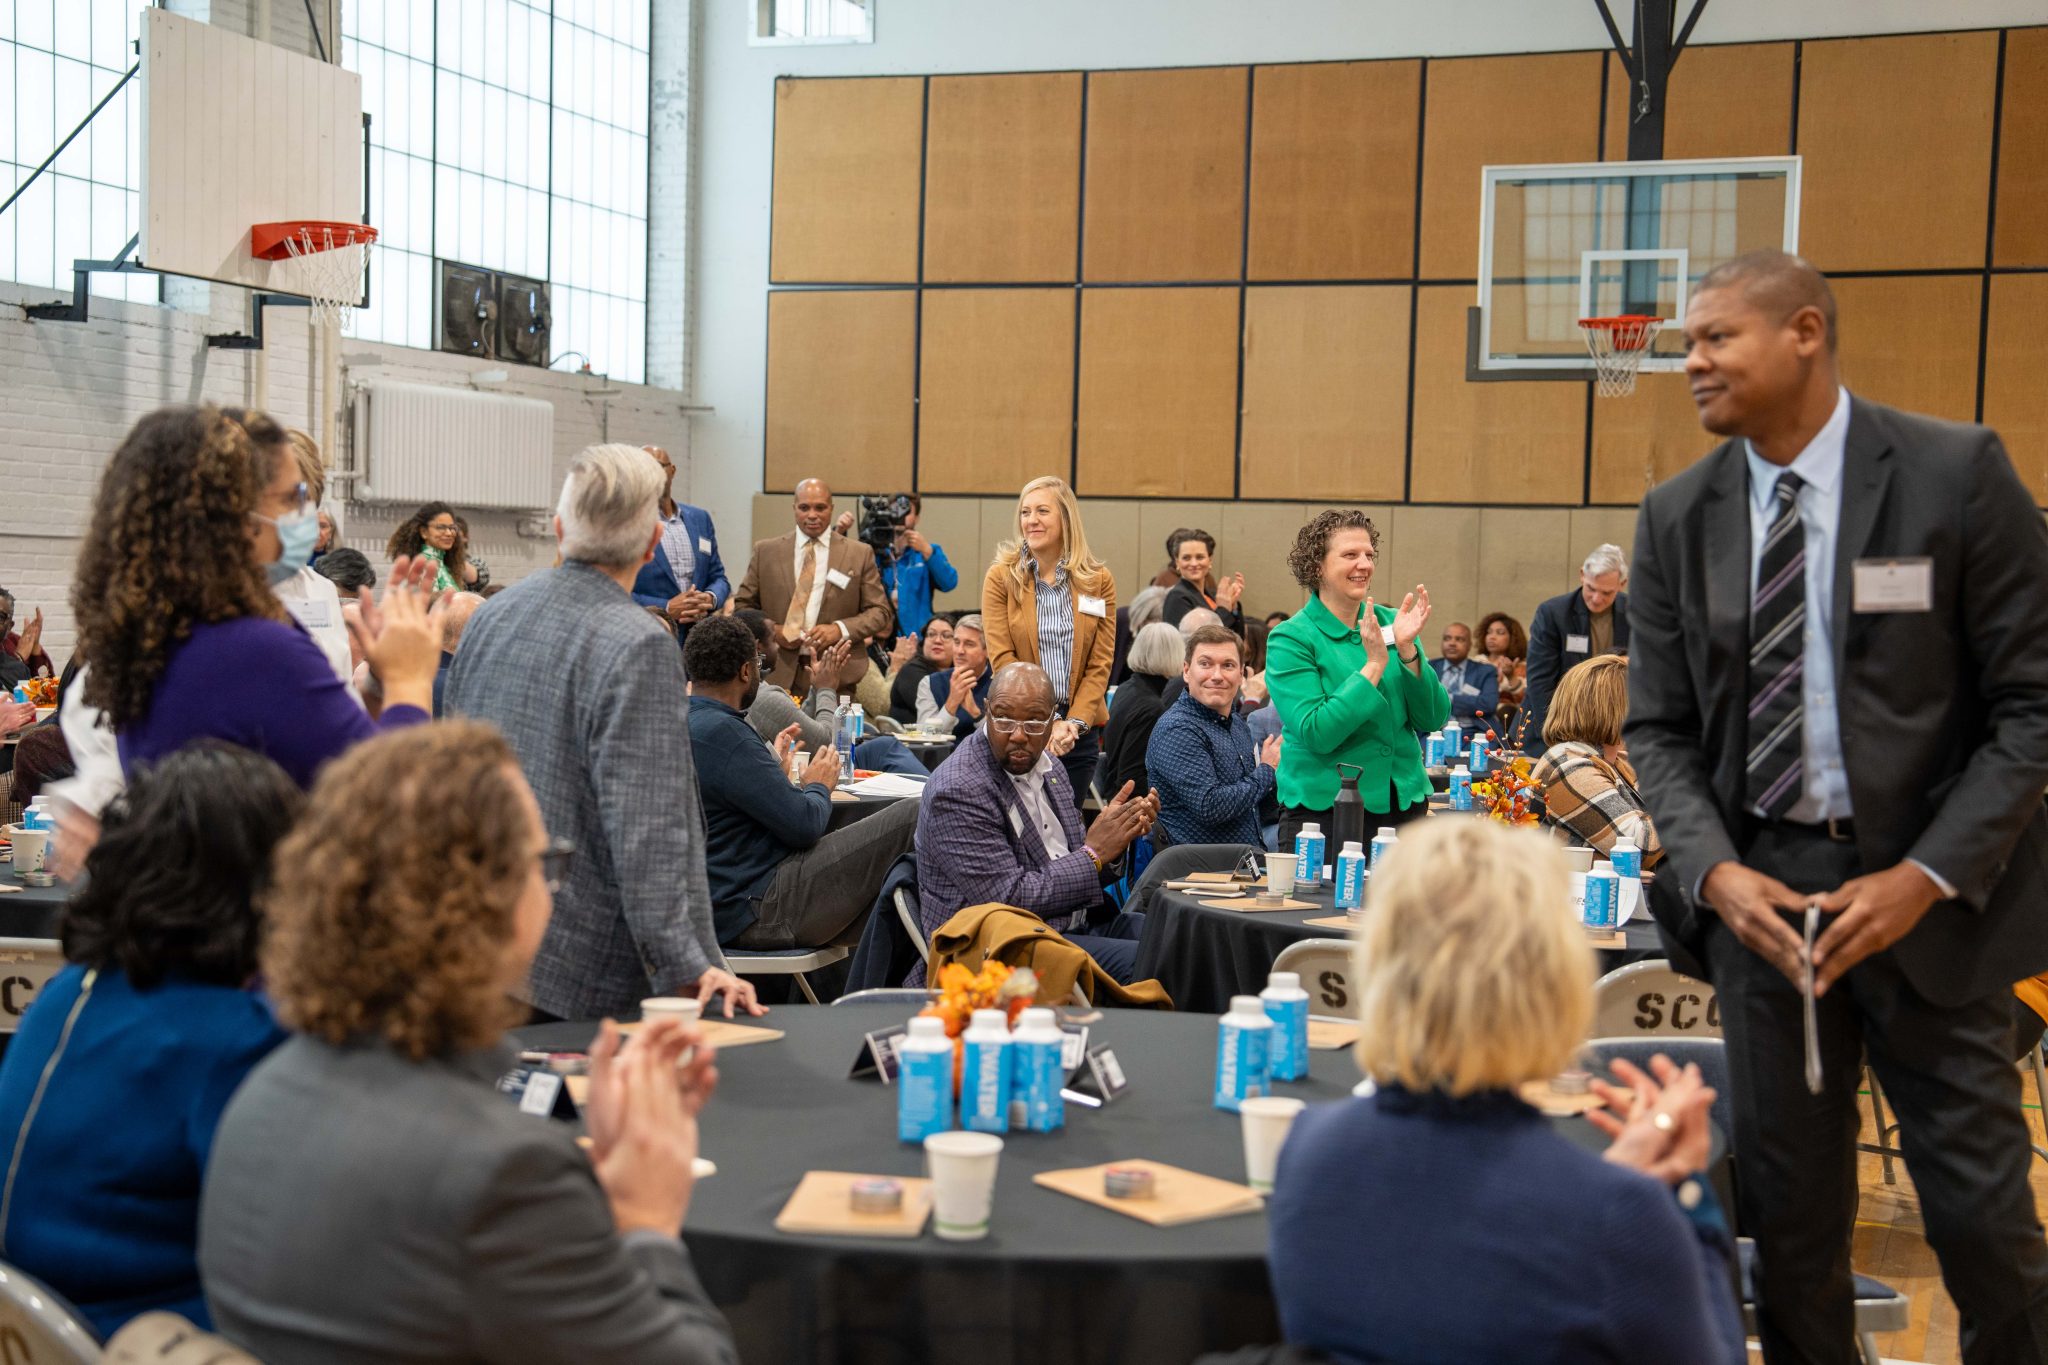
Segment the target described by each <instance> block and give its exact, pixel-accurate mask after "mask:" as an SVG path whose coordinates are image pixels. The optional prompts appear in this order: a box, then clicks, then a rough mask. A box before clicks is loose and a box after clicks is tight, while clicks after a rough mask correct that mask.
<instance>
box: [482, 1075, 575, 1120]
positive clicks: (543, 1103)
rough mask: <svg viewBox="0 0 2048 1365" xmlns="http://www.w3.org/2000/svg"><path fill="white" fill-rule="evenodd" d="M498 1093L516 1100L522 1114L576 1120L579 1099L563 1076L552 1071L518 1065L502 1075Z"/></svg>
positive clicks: (499, 1079)
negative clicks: (574, 1096) (576, 1099)
mask: <svg viewBox="0 0 2048 1365" xmlns="http://www.w3.org/2000/svg"><path fill="white" fill-rule="evenodd" d="M498 1093H500V1094H502V1095H505V1096H507V1097H509V1098H511V1099H512V1100H514V1101H516V1102H517V1103H518V1105H519V1112H520V1113H522V1114H536V1115H539V1116H541V1117H544V1118H555V1119H565V1120H568V1121H569V1122H572V1123H573V1122H574V1121H575V1119H576V1102H575V1101H574V1100H573V1099H571V1098H570V1097H569V1089H568V1087H567V1086H565V1085H563V1084H562V1078H561V1077H560V1076H558V1075H556V1074H555V1073H554V1072H552V1071H544V1070H541V1069H539V1068H537V1067H527V1066H518V1067H514V1068H512V1070H510V1071H508V1072H506V1073H505V1074H504V1075H502V1076H500V1077H499V1078H498Z"/></svg>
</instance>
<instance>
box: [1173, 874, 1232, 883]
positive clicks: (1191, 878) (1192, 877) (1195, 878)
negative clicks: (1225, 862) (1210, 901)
mask: <svg viewBox="0 0 2048 1365" xmlns="http://www.w3.org/2000/svg"><path fill="white" fill-rule="evenodd" d="M1181 880H1182V881H1184V882H1207V883H1208V884H1209V885H1211V886H1228V885H1230V884H1231V883H1232V882H1234V881H1236V880H1237V874H1236V873H1235V872H1190V873H1188V875H1187V876H1185V877H1182V878H1181Z"/></svg>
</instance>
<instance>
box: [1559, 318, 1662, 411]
mask: <svg viewBox="0 0 2048 1365" xmlns="http://www.w3.org/2000/svg"><path fill="white" fill-rule="evenodd" d="M1579 326H1580V327H1581V328H1582V329H1583V330H1584V331H1585V333H1586V351H1587V353H1588V354H1590V355H1591V356H1592V357H1593V373H1594V374H1596V375H1597V376H1599V384H1600V388H1599V393H1600V396H1601V397H1602V398H1620V397H1622V396H1624V395H1626V394H1631V393H1634V392H1635V391H1636V371H1637V370H1639V369H1641V368H1642V365H1643V357H1645V356H1647V355H1648V354H1649V353H1650V346H1651V344H1652V343H1653V342H1655V341H1656V340H1657V332H1658V330H1659V329H1660V328H1662V327H1663V326H1664V320H1663V319H1662V318H1652V317H1642V316H1638V315H1636V314H1628V315H1625V316H1622V317H1613V318H1580V319H1579Z"/></svg>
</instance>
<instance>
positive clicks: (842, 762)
mask: <svg viewBox="0 0 2048 1365" xmlns="http://www.w3.org/2000/svg"><path fill="white" fill-rule="evenodd" d="M855 709H858V708H855ZM836 728H837V729H838V732H839V780H840V781H841V782H842V783H844V782H851V781H853V746H854V742H855V739H856V737H857V736H858V735H859V733H860V727H859V724H858V722H857V721H856V719H855V717H854V712H853V710H842V711H840V712H839V713H838V725H837V727H836Z"/></svg>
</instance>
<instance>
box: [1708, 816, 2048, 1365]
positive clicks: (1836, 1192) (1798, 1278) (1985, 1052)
mask: <svg viewBox="0 0 2048 1365" xmlns="http://www.w3.org/2000/svg"><path fill="white" fill-rule="evenodd" d="M1746 842H1747V844H1748V847H1747V848H1745V849H1744V851H1743V861H1744V863H1745V864H1746V865H1748V866H1750V867H1753V868H1755V869H1757V870H1758V871H1761V872H1767V873H1769V874H1771V875H1772V876H1775V877H1777V878H1778V879H1779V880H1780V881H1783V882H1784V883H1786V884H1787V885H1788V886H1790V887H1791V888H1792V889H1793V890H1795V891H1800V892H1823V891H1829V890H1832V889H1834V888H1835V887H1837V886H1839V885H1841V883H1843V882H1844V881H1847V880H1848V879H1849V878H1851V877H1854V876H1858V875H1861V873H1862V872H1863V870H1864V869H1863V867H1862V865H1861V861H1860V859H1859V858H1858V856H1857V853H1856V847H1855V845H1854V844H1851V843H1836V842H1833V841H1830V840H1829V839H1828V838H1827V837H1826V836H1825V834H1823V833H1817V832H1814V831H1811V830H1807V829H1803V828H1801V827H1797V826H1791V825H1784V824H1765V825H1761V826H1760V827H1759V828H1757V829H1756V830H1754V831H1752V832H1751V833H1750V834H1749V836H1748V838H1747V840H1746ZM1794 927H1795V929H1796V928H1797V927H1798V926H1797V924H1796V923H1795V925H1794ZM1705 947H1706V964H1707V968H1708V970H1709V972H1710V974H1711V975H1712V977H1713V981H1714V986H1715V989H1716V990H1717V991H1718V992H1719V994H1720V1004H1721V1022H1722V1028H1723V1031H1724V1033H1725V1034H1726V1037H1727V1042H1728V1063H1729V1080H1730V1088H1731V1089H1732V1090H1733V1091H1734V1094H1733V1095H1732V1096H1731V1098H1732V1100H1733V1101H1734V1112H1735V1143H1734V1152H1735V1160H1736V1163H1737V1170H1738V1172H1739V1175H1740V1178H1739V1180H1738V1182H1737V1187H1738V1200H1739V1203H1740V1205H1741V1216H1742V1224H1743V1227H1744V1229H1745V1230H1746V1231H1748V1232H1751V1233H1752V1234H1753V1235H1754V1236H1755V1237H1756V1239H1757V1282H1756V1290H1757V1318H1758V1326H1759V1328H1760V1333H1759V1334H1760V1335H1761V1337H1762V1339H1763V1348H1764V1359H1765V1361H1766V1362H1768V1365H1808V1363H1809V1362H1810V1363H1812V1365H1854V1362H1855V1361H1856V1360H1857V1351H1856V1338H1855V1332H1854V1328H1853V1322H1854V1306H1853V1304H1854V1301H1853V1298H1852V1281H1851V1278H1850V1270H1849V1239H1850V1232H1851V1229H1852V1225H1853V1223H1854V1219H1855V1214H1856V1148H1855V1144H1856V1130H1857V1122H1858V1116H1857V1107H1856V1095H1857V1089H1858V1085H1859V1082H1860V1080H1861V1075H1862V1070H1861V1069H1862V1066H1863V1062H1864V1059H1865V1057H1866V1055H1867V1057H1868V1059H1869V1063H1870V1066H1871V1067H1872V1069H1873V1070H1875V1071H1876V1073H1877V1079H1878V1082H1879V1084H1880V1085H1882V1086H1883V1087H1884V1094H1885V1098H1886V1099H1887V1100H1888V1101H1889V1102H1890V1104H1891V1107H1892V1110H1893V1112H1894V1113H1895V1115H1896V1116H1897V1118H1898V1121H1899V1125H1900V1132H1901V1145H1902V1146H1903V1148H1904V1151H1905V1161H1906V1169H1907V1171H1908V1172H1909V1173H1910V1174H1911V1175H1912V1177H1913V1185H1914V1188H1915V1190H1916V1191H1917V1192H1918V1193H1919V1196H1920V1207H1921V1213H1922V1216H1923V1218H1924V1220H1925V1224H1926V1230H1927V1241H1928V1243H1929V1245H1931V1246H1932V1247H1933V1249H1934V1253H1935V1255H1936V1257H1937V1258H1938V1259H1939V1260H1940V1263H1941V1273H1942V1280H1943V1282H1944V1283H1945V1284H1946V1285H1947V1287H1948V1291H1949V1294H1950V1296H1951V1297H1952V1298H1954V1300H1955V1302H1956V1307H1957V1310H1958V1312H1959V1315H1960V1318H1961V1335H1962V1347H1963V1360H1964V1361H1965V1362H1966V1365H1991V1363H1992V1362H2021V1361H2025V1362H2030V1365H2031V1363H2033V1362H2042V1361H2048V1243H2044V1241H2043V1237H2042V1228H2041V1221H2040V1218H2039V1217H2038V1216H2037V1214H2036V1212H2035V1209H2034V1196H2033V1191H2032V1189H2031V1188H2030V1187H2029V1185H2028V1183H2027V1178H2028V1164H2029V1163H2030V1162H2031V1161H2032V1160H2033V1155H2032V1152H2031V1150H2030V1149H2029V1146H2028V1136H2027V1128H2026V1121H2025V1119H2024V1118H2023V1117H2022V1115H2021V1112H2020V1096H2019V1076H2018V1073H2017V1072H2016V1071H2015V1069H2014V1067H2013V1064H2012V1029H2013V1023H2012V1017H2013V1011H2012V1000H2011V996H2010V994H2009V992H2006V991H2003V990H2001V991H1996V992H1993V993H1991V994H1989V995H1985V996H1983V997H1981V998H1978V999H1975V1000H1971V1001H1968V1002H1966V1003H1964V1004H1961V1005H1954V1006H1946V1005H1936V1004H1934V1003H1932V1002H1931V1001H1929V1000H1927V999H1925V998H1924V997H1923V996H1921V995H1920V994H1919V992H1917V991H1916V990H1914V989H1913V987H1912V985H1911V984H1910V983H1909V982H1908V981H1907V980H1906V978H1905V975H1904V974H1903V973H1902V972H1901V971H1900V970H1899V966H1898V962H1897V960H1896V959H1895V958H1894V957H1893V956H1892V954H1891V953H1890V952H1888V951H1887V952H1882V953H1878V954H1875V955H1874V956H1872V957H1869V958H1866V959H1864V960H1863V961H1862V962H1860V963H1858V964H1857V965H1856V966H1855V967H1854V968H1852V969H1851V970H1850V971H1849V973H1848V974H1847V975H1846V976H1845V977H1843V978H1841V979H1840V980H1838V981H1837V982H1836V983H1835V985H1834V987H1833V988H1832V989H1831V990H1830V991H1829V992H1828V993H1827V994H1826V995H1824V996H1822V997H1821V999H1820V1002H1819V1006H1818V1012H1817V1013H1818V1024H1819V1041H1820V1052H1821V1068H1822V1073H1823V1080H1822V1087H1821V1093H1820V1094H1818V1095H1814V1094H1810V1093H1808V1091H1807V1088H1806V1077H1805V1060H1804V1044H1803V1037H1804V1033H1803V1028H1802V1024H1801V1008H1800V995H1799V989H1798V987H1797V986H1796V985H1794V984H1793V983H1792V982H1791V981H1789V980H1787V979H1786V978H1785V976H1784V975H1783V974H1782V973H1780V972H1779V971H1778V970H1777V969H1776V968H1775V967H1773V966H1772V965H1771V964H1770V963H1768V962H1766V961H1765V960H1764V959H1763V958H1761V957H1759V956H1757V955H1756V954H1755V953H1752V952H1751V951H1750V950H1749V949H1748V948H1746V947H1744V946H1743V945H1742V943H1741V941H1740V940H1739V939H1737V938H1736V937H1735V934H1734V932H1733V931H1732V930H1730V929H1729V928H1727V926H1725V925H1724V924H1722V923H1721V922H1720V920H1719V918H1718V917H1715V916H1713V915H1712V914H1709V915H1708V916H1707V924H1706V933H1705Z"/></svg>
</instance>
